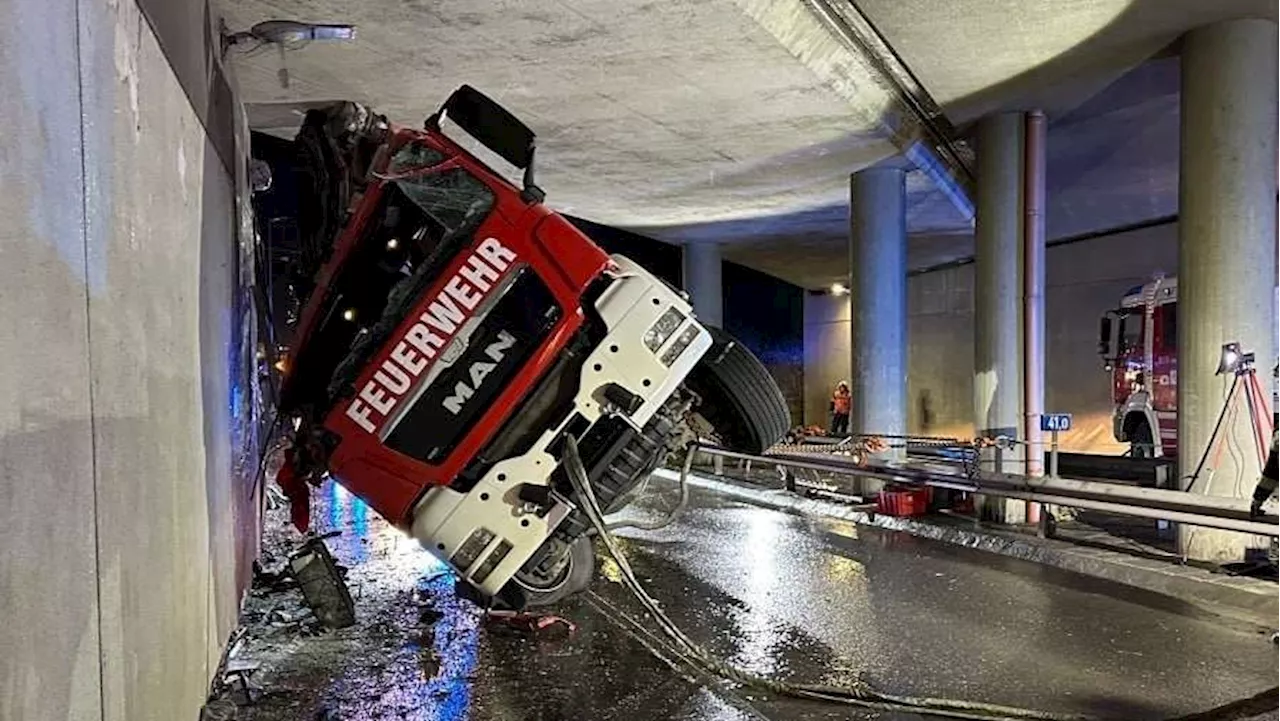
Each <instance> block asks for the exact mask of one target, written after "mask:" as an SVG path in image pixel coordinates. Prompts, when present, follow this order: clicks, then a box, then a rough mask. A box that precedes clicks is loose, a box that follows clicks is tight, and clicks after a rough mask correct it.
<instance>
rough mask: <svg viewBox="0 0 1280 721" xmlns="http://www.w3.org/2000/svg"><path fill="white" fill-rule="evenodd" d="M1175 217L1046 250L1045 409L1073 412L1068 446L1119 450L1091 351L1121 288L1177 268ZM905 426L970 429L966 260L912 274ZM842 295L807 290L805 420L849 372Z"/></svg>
mask: <svg viewBox="0 0 1280 721" xmlns="http://www.w3.org/2000/svg"><path fill="white" fill-rule="evenodd" d="M1177 257H1178V250H1177V225H1176V224H1168V225H1161V226H1156V227H1151V228H1145V229H1142V230H1135V231H1130V232H1127V233H1123V234H1118V235H1111V236H1107V237H1103V238H1097V239H1094V240H1088V241H1081V242H1077V243H1071V244H1069V245H1062V246H1058V247H1055V248H1050V249H1049V251H1048V261H1047V262H1048V265H1047V273H1046V291H1045V293H1046V296H1045V303H1046V315H1047V318H1046V323H1045V330H1046V336H1047V337H1046V342H1045V352H1046V367H1045V376H1046V385H1047V390H1046V394H1045V395H1046V398H1045V403H1046V409H1047V410H1049V411H1058V412H1068V413H1074V414H1075V421H1076V427H1075V429H1074V430H1073V431H1072V432H1071V433H1069V434H1067V435H1066V436H1064V438H1063V441H1064V446H1065V447H1066V448H1068V449H1070V450H1078V451H1086V452H1094V453H1119V452H1120V451H1122V450H1123V447H1122V446H1120V445H1119V444H1117V443H1115V442H1114V440H1112V438H1111V405H1110V400H1109V395H1108V394H1109V386H1108V377H1107V375H1106V374H1104V373H1103V372H1102V369H1101V364H1100V362H1099V360H1098V356H1097V353H1096V349H1097V328H1098V318H1099V317H1100V316H1101V315H1102V313H1103V312H1104V311H1106V310H1107V309H1109V308H1114V307H1116V305H1118V303H1119V301H1120V297H1121V296H1122V295H1123V294H1124V292H1125V291H1126V290H1128V289H1129V288H1131V287H1133V286H1134V285H1138V284H1141V283H1144V282H1146V281H1148V280H1150V279H1151V277H1152V274H1153V273H1155V272H1157V271H1162V272H1164V273H1166V274H1168V275H1174V274H1175V273H1176V271H1177ZM907 293H908V300H907V305H908V314H909V321H908V322H909V325H910V327H909V351H908V354H909V363H910V374H909V380H908V387H907V391H908V409H907V412H908V428H909V429H910V430H911V432H913V433H924V434H928V435H937V436H957V437H960V438H969V437H972V435H973V433H974V428H973V266H972V265H966V266H960V267H955V268H950V269H946V270H940V271H936V272H932V273H926V274H923V275H918V276H915V277H913V278H911V279H910V280H909V281H908V284H907ZM848 306H849V303H848V300H847V298H832V297H830V296H813V295H809V296H806V299H805V335H804V338H805V422H806V423H822V424H824V425H825V423H826V420H825V419H826V417H827V416H826V407H827V400H828V396H829V394H830V392H831V388H832V387H833V386H834V384H835V382H836V381H838V380H839V379H840V378H843V377H845V375H847V374H848V372H849V320H848V314H849V307H848Z"/></svg>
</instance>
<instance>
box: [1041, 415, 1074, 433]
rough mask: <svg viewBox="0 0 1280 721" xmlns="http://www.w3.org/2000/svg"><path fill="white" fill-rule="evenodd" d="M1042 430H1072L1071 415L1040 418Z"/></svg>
mask: <svg viewBox="0 0 1280 721" xmlns="http://www.w3.org/2000/svg"><path fill="white" fill-rule="evenodd" d="M1040 430H1042V431H1069V430H1071V414H1070V413H1045V414H1042V415H1041V416H1040Z"/></svg>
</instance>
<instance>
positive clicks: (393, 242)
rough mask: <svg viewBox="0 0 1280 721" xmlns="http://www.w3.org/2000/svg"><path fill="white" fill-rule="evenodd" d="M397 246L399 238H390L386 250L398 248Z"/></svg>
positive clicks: (398, 245)
mask: <svg viewBox="0 0 1280 721" xmlns="http://www.w3.org/2000/svg"><path fill="white" fill-rule="evenodd" d="M399 247H400V241H399V239H397V238H392V239H391V240H388V241H387V250H395V249H396V248H399Z"/></svg>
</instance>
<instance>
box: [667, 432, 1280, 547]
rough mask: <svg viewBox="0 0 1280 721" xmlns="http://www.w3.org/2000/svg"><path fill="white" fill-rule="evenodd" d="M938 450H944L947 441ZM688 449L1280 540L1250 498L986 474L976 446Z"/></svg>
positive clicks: (1277, 527) (1275, 525)
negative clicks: (919, 451) (920, 450)
mask: <svg viewBox="0 0 1280 721" xmlns="http://www.w3.org/2000/svg"><path fill="white" fill-rule="evenodd" d="M939 447H940V448H941V447H943V446H942V445H941V444H940V445H939ZM689 451H690V453H691V454H693V453H702V454H706V455H709V456H713V457H714V456H720V457H722V458H729V459H738V460H742V461H746V462H748V463H760V464H764V465H772V466H781V467H784V468H789V469H806V470H812V471H818V472H821V473H830V474H833V475H842V476H853V477H863V478H874V479H877V480H881V481H886V482H889V483H903V484H915V485H925V486H932V487H934V488H950V489H953V490H957V491H964V492H966V493H975V494H981V495H987V496H999V497H1004V498H1013V499H1018V500H1023V501H1030V502H1034V503H1046V504H1052V505H1057V506H1067V507H1071V508H1083V509H1090V510H1096V511H1105V512H1107V513H1116V514H1120V515H1128V516H1136V517H1141V518H1154V519H1162V520H1167V521H1172V522H1175V523H1185V524H1189V525H1195V526H1204V527H1207V528H1218V529H1222V530H1228V531H1238V532H1241V533H1250V534H1255V535H1259V536H1272V537H1280V517H1277V516H1275V515H1271V514H1268V515H1263V516H1261V517H1256V518H1255V517H1252V516H1251V515H1250V514H1249V502H1248V501H1247V500H1245V499H1240V498H1226V497H1221V496H1204V495H1199V494H1191V493H1187V492H1184V491H1175V490H1166V489H1162V488H1146V487H1139V486H1128V485H1119V484H1114V483H1106V482H1100V481H1089V480H1078V479H1071V478H1060V477H1057V478H1051V477H1037V478H1032V477H1029V476H1023V475H1018V474H1013V473H1004V472H1000V471H993V470H985V469H983V468H982V467H981V463H980V460H979V459H978V458H977V452H976V449H973V448H970V449H965V448H963V447H960V446H956V447H954V455H953V457H945V456H942V455H939V456H938V457H936V458H934V459H928V460H924V459H918V458H917V459H909V460H906V461H881V460H876V459H875V458H874V457H873V456H872V454H867V453H863V452H860V451H859V450H858V449H856V448H853V447H851V446H850V445H849V444H846V445H844V446H843V447H842V446H841V445H840V444H823V445H822V446H815V445H813V444H791V445H782V446H776V447H775V448H773V449H770V450H769V451H767V452H766V455H753V454H750V453H740V452H738V451H731V450H729V449H727V448H720V447H718V446H713V445H708V444H703V443H694V444H692V445H691V446H690V447H689ZM691 457H692V456H691ZM688 472H689V465H688V464H686V466H685V469H684V473H686V474H687V473H688Z"/></svg>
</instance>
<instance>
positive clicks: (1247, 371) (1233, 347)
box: [1183, 341, 1271, 490]
mask: <svg viewBox="0 0 1280 721" xmlns="http://www.w3.org/2000/svg"><path fill="white" fill-rule="evenodd" d="M1254 360H1255V357H1254V354H1253V353H1251V352H1245V351H1243V350H1241V348H1240V343H1239V342H1237V341H1232V342H1230V343H1223V344H1222V351H1221V354H1220V355H1219V356H1218V370H1217V371H1216V372H1215V373H1214V375H1215V376H1220V375H1227V374H1230V375H1231V376H1232V378H1231V387H1230V388H1229V389H1227V395H1226V398H1224V399H1223V401H1222V410H1221V411H1220V412H1219V413H1218V420H1217V422H1216V423H1214V424H1213V432H1212V433H1210V434H1209V442H1208V443H1207V444H1206V445H1205V449H1204V452H1203V453H1201V454H1200V461H1199V462H1198V463H1196V470H1195V472H1194V473H1192V474H1191V475H1190V476H1189V477H1188V479H1187V480H1188V481H1189V482H1188V484H1187V486H1186V488H1184V489H1183V490H1190V489H1191V485H1192V484H1194V483H1195V481H1196V479H1197V478H1199V477H1200V474H1201V472H1203V471H1204V468H1205V464H1206V463H1207V462H1208V461H1209V455H1210V453H1211V452H1212V451H1213V449H1214V448H1215V447H1216V446H1217V444H1218V442H1219V440H1220V438H1221V433H1222V426H1223V423H1224V421H1226V419H1227V415H1228V412H1229V411H1230V410H1231V407H1232V405H1233V404H1234V403H1235V402H1236V400H1237V399H1238V395H1239V394H1241V393H1242V394H1243V395H1244V402H1245V408H1246V410H1247V411H1248V413H1249V426H1250V431H1251V432H1252V434H1253V441H1254V445H1255V446H1257V450H1258V454H1259V456H1258V463H1259V465H1261V464H1263V463H1265V462H1266V457H1267V439H1268V437H1269V436H1270V434H1271V431H1270V429H1268V428H1266V424H1267V423H1268V422H1269V419H1267V418H1265V415H1266V399H1265V397H1264V396H1263V393H1262V386H1261V384H1260V383H1259V382H1258V374H1257V373H1255V372H1254Z"/></svg>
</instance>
